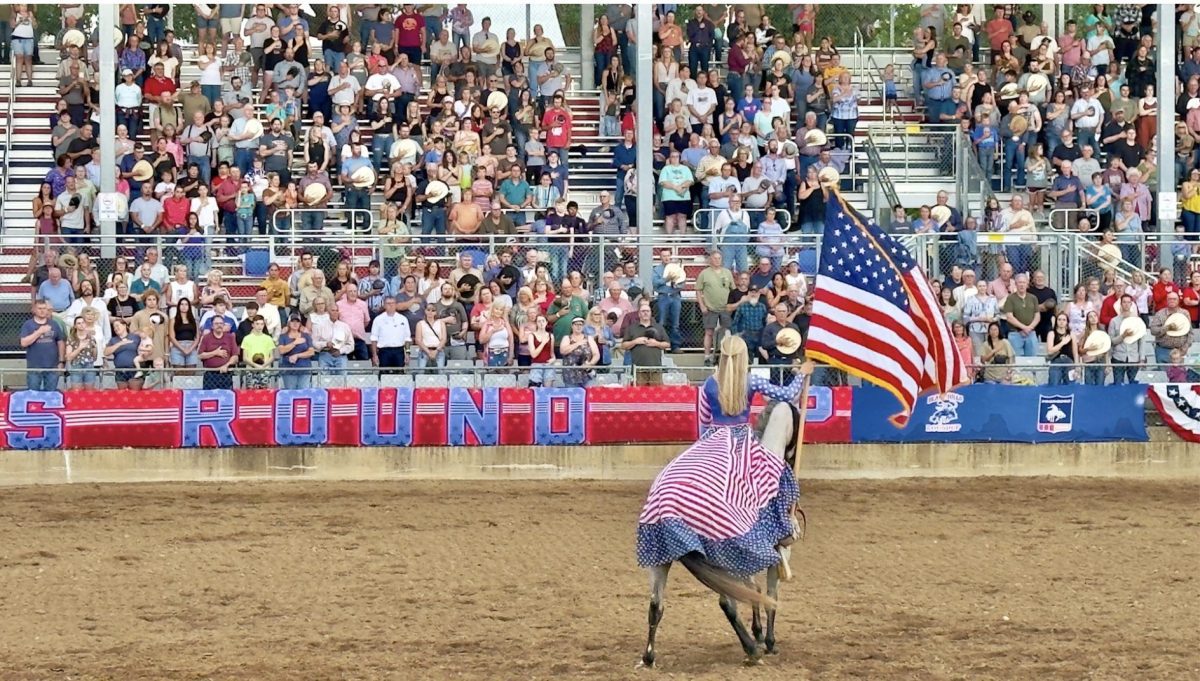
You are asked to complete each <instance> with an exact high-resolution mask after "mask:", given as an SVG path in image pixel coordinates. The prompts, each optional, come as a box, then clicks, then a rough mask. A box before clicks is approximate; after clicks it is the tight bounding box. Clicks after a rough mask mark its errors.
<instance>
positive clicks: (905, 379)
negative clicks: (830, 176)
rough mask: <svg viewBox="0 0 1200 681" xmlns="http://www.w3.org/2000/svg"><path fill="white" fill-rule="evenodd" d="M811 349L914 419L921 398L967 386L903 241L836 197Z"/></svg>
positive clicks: (828, 219) (829, 213) (896, 419)
mask: <svg viewBox="0 0 1200 681" xmlns="http://www.w3.org/2000/svg"><path fill="white" fill-rule="evenodd" d="M814 288H815V292H814V294H813V310H812V322H811V325H810V327H809V333H808V341H807V345H806V346H805V349H806V351H807V354H808V356H809V357H811V358H812V359H816V360H820V361H822V362H825V363H827V364H830V365H833V366H835V367H838V368H841V369H844V370H846V371H847V372H849V373H851V374H853V375H855V376H858V377H860V378H862V379H863V380H865V381H868V382H870V383H874V384H875V385H877V386H879V387H881V388H884V389H885V390H888V391H889V392H891V393H892V394H893V395H895V396H896V399H898V400H900V404H901V405H902V406H903V411H902V412H901V413H900V414H897V415H896V416H893V417H892V423H893V424H894V425H896V426H897V427H900V426H903V425H904V424H906V423H907V422H908V418H909V415H910V414H911V413H912V408H913V404H915V403H916V400H917V396H918V395H920V394H921V393H923V392H925V391H927V390H937V391H938V392H939V393H946V392H949V391H950V390H951V389H953V388H954V387H955V386H958V385H962V384H964V383H966V382H967V380H968V377H967V368H966V365H965V364H964V363H963V360H962V357H960V356H959V354H958V349H957V347H956V346H955V344H954V338H953V337H952V336H951V334H950V326H949V324H947V322H946V319H945V317H944V316H943V315H942V312H941V306H940V305H938V303H937V300H936V298H935V296H934V294H933V290H932V289H931V288H930V286H929V281H928V280H927V279H926V278H925V274H924V272H922V271H921V268H920V267H918V266H917V263H916V261H914V260H913V259H912V257H911V256H910V255H909V253H908V250H907V249H906V248H905V247H904V245H903V244H901V243H899V242H897V241H896V240H895V239H893V238H892V237H891V236H889V235H887V234H885V233H884V232H883V231H882V230H881V229H879V226H878V225H876V224H875V221H874V220H869V219H864V218H863V217H862V216H861V215H859V214H858V213H857V212H856V211H855V210H854V209H853V208H851V207H850V206H848V205H846V204H844V203H843V202H842V200H841V198H840V197H838V196H837V195H836V194H834V193H832V192H830V195H829V197H828V199H827V201H826V204H825V234H824V237H823V240H822V246H821V260H820V264H819V267H818V269H817V277H816V284H815V287H814Z"/></svg>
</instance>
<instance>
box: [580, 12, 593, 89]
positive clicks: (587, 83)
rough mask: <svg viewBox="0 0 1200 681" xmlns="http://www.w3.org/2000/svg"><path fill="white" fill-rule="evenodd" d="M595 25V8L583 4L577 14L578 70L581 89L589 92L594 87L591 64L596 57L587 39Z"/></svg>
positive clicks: (591, 43) (591, 44) (590, 42)
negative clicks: (581, 83) (581, 82)
mask: <svg viewBox="0 0 1200 681" xmlns="http://www.w3.org/2000/svg"><path fill="white" fill-rule="evenodd" d="M595 23H596V6H595V5H593V4H592V3H590V2H585V3H583V5H582V6H581V7H580V12H579V70H580V71H581V73H580V75H581V76H582V77H583V78H582V80H583V89H584V90H591V89H592V88H594V87H596V73H595V71H596V69H595V67H594V66H593V62H594V61H595V59H596V57H595V55H596V45H595V44H594V43H593V42H592V41H591V40H590V39H589V38H591V36H592V30H594V29H592V25H593V24H595Z"/></svg>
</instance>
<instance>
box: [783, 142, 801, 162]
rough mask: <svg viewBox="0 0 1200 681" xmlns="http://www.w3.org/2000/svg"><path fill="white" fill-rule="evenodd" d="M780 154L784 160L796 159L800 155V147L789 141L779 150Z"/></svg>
mask: <svg viewBox="0 0 1200 681" xmlns="http://www.w3.org/2000/svg"><path fill="white" fill-rule="evenodd" d="M779 153H780V154H782V155H783V157H784V158H796V157H797V156H799V155H800V147H798V146H796V143H795V142H793V141H791V140H788V141H786V142H784V143H783V146H782V147H780V148H779Z"/></svg>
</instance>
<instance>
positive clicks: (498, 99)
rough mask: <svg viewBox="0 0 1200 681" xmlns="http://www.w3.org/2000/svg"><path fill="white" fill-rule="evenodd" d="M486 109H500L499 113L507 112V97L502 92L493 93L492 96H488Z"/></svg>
mask: <svg viewBox="0 0 1200 681" xmlns="http://www.w3.org/2000/svg"><path fill="white" fill-rule="evenodd" d="M487 108H488V109H500V110H501V111H507V110H508V95H506V94H504V93H503V92H500V91H499V90H495V91H493V92H492V94H490V95H488V98H487Z"/></svg>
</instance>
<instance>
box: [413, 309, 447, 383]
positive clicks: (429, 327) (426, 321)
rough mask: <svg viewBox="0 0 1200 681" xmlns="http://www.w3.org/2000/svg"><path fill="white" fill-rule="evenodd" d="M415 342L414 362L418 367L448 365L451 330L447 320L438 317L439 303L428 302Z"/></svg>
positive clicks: (418, 325) (417, 324)
mask: <svg viewBox="0 0 1200 681" xmlns="http://www.w3.org/2000/svg"><path fill="white" fill-rule="evenodd" d="M414 328H415V329H416V331H415V334H414V337H413V343H414V344H415V345H416V350H415V351H414V352H413V357H414V360H415V361H414V364H415V365H416V367H417V368H418V369H425V368H428V367H436V368H439V369H440V368H442V367H444V366H446V344H447V342H448V340H449V335H450V334H449V332H448V330H447V328H446V321H445V320H444V319H440V318H439V317H438V308H437V305H435V304H433V303H426V304H425V307H424V316H423V318H422V319H421V320H420V321H419V322H417V323H416V326H415V327H414Z"/></svg>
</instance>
